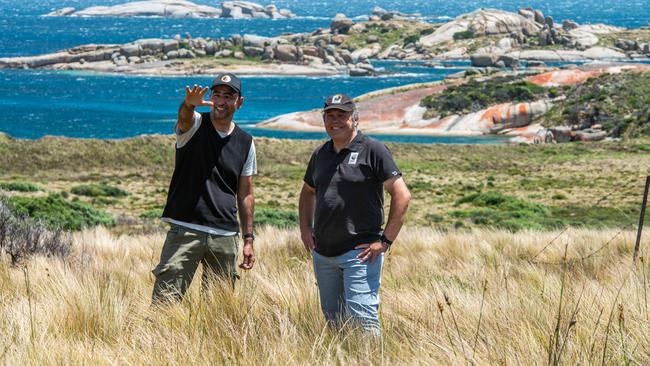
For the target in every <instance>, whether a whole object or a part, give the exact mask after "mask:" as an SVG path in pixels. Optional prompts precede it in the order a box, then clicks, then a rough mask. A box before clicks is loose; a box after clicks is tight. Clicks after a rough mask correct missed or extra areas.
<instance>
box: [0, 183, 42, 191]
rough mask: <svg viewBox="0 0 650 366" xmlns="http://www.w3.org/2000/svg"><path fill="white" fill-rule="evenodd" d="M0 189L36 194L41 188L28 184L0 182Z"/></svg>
mask: <svg viewBox="0 0 650 366" xmlns="http://www.w3.org/2000/svg"><path fill="white" fill-rule="evenodd" d="M0 189H3V190H5V191H17V192H38V191H40V190H41V188H40V187H39V186H37V185H35V184H33V183H29V182H20V181H15V182H1V183H0Z"/></svg>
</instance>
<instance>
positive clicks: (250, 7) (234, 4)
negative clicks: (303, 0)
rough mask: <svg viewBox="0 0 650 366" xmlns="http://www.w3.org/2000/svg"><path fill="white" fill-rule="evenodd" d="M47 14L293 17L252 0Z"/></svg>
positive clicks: (160, 1) (156, 0)
mask: <svg viewBox="0 0 650 366" xmlns="http://www.w3.org/2000/svg"><path fill="white" fill-rule="evenodd" d="M45 15H46V16H78V17H165V18H233V19H286V18H293V17H295V14H293V13H292V12H291V11H290V10H288V9H278V8H277V6H275V5H273V4H271V5H267V6H262V5H260V4H257V3H253V2H249V1H225V2H223V3H221V7H220V8H215V7H212V6H207V5H198V4H195V3H193V2H190V1H184V0H149V1H134V2H129V3H125V4H119V5H114V6H92V7H89V8H85V9H81V10H76V9H75V8H72V7H67V8H62V9H58V10H55V11H53V12H51V13H48V14H45Z"/></svg>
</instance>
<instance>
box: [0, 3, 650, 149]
mask: <svg viewBox="0 0 650 366" xmlns="http://www.w3.org/2000/svg"><path fill="white" fill-rule="evenodd" d="M123 2H126V0H108V1H100V0H64V1H59V0H45V1H39V2H35V1H18V0H0V57H13V56H21V55H34V54H40V53H45V52H53V51H56V50H60V49H64V48H68V47H72V46H76V45H79V44H87V43H125V42H129V41H132V40H134V39H138V38H149V37H173V36H174V35H175V34H185V33H190V34H191V35H192V36H194V37H221V36H228V35H231V34H246V33H251V34H261V35H277V34H280V33H284V32H305V31H312V30H314V29H315V28H317V27H327V26H328V25H329V21H330V18H331V17H333V16H334V15H335V14H336V13H339V12H342V13H345V14H346V15H348V16H349V17H356V18H358V19H362V18H363V17H364V15H367V14H370V13H371V11H372V8H373V7H374V6H380V7H382V8H384V9H388V10H399V11H402V12H405V13H419V14H421V16H422V17H423V19H424V20H426V21H430V22H440V21H446V20H448V19H451V18H453V17H455V16H457V15H459V14H462V13H465V12H468V11H471V10H474V9H476V8H479V7H491V8H499V9H504V10H511V11H513V10H516V9H518V8H520V7H526V6H533V7H535V8H538V9H541V10H542V11H544V13H545V14H546V15H551V16H553V17H554V18H555V19H556V21H561V20H563V19H573V20H576V21H577V22H578V23H601V22H604V23H608V24H613V25H618V26H624V27H639V26H643V25H646V24H648V23H649V22H650V0H632V1H626V2H594V1H568V0H545V1H544V0H535V1H514V0H509V1H449V0H445V1H440V0H429V1H424V0H414V1H408V2H406V1H405V2H399V1H394V0H378V1H369V0H361V1H350V2H345V3H344V4H343V5H342V4H341V2H336V1H322V0H320V1H319V0H281V1H267V0H259V1H257V2H258V3H261V4H269V3H274V4H276V5H277V6H278V7H279V8H288V9H290V10H292V11H293V12H294V13H295V14H297V15H298V18H296V19H288V20H228V19H198V20H197V19H164V18H75V17H57V18H55V17H43V16H42V15H43V14H45V13H48V12H50V11H53V10H56V9H60V8H63V7H68V6H71V7H75V8H77V9H81V8H85V7H88V6H94V5H112V4H119V3H123ZM194 2H196V3H201V4H207V5H212V6H218V3H219V2H217V1H211V2H206V1H201V0H197V1H194ZM374 64H375V66H377V67H382V68H384V69H385V70H386V71H389V72H391V74H390V75H385V76H381V77H363V78H351V77H342V76H335V77H270V76H256V77H246V78H244V80H243V84H244V88H245V105H244V108H242V109H241V110H240V111H239V112H238V114H237V121H238V122H239V123H240V124H242V125H244V126H245V128H247V129H248V130H249V131H251V132H252V133H253V134H254V135H256V136H272V137H282V138H310V139H311V138H316V139H320V138H323V137H324V135H323V134H318V133H299V132H286V131H271V130H262V129H256V128H252V126H253V124H255V123H257V122H259V121H262V120H264V119H267V118H271V117H273V116H276V115H278V114H282V113H288V112H295V111H300V110H306V109H311V108H318V107H320V106H321V105H322V102H323V98H324V97H325V96H326V95H328V94H332V93H339V92H344V93H347V94H350V95H353V96H357V95H360V94H363V93H366V92H369V91H372V90H377V89H381V88H387V87H392V86H398V85H404V84H409V83H415V82H424V81H433V80H440V79H442V78H444V77H445V76H446V75H448V74H450V73H454V72H457V71H459V70H461V69H462V67H464V66H466V64H463V63H458V64H457V65H456V66H457V67H452V68H441V69H437V68H428V67H424V66H422V65H419V64H417V63H415V64H413V63H411V64H403V63H394V62H376V63H374ZM209 82H210V77H206V76H204V75H200V76H196V77H141V76H135V77H134V76H129V77H126V76H119V75H106V74H92V73H79V72H54V71H44V70H0V107H2V110H3V112H4V113H3V114H2V116H1V117H0V131H2V132H5V133H8V134H10V135H12V136H16V137H20V138H29V139H34V138H39V137H42V136H44V135H57V136H70V137H93V138H122V137H129V136H135V135H139V134H149V133H170V132H171V126H172V125H173V122H174V120H175V113H176V109H177V107H178V104H179V103H180V101H181V100H182V97H183V93H184V86H185V85H186V84H194V83H197V84H204V85H205V84H208V83H209ZM379 138H381V139H384V140H390V141H402V142H418V143H431V142H443V143H494V142H500V141H503V139H499V138H476V137H472V138H439V137H426V136H379Z"/></svg>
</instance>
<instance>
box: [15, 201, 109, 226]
mask: <svg viewBox="0 0 650 366" xmlns="http://www.w3.org/2000/svg"><path fill="white" fill-rule="evenodd" d="M9 205H10V206H11V209H12V210H13V211H14V212H15V213H17V214H20V215H28V216H29V217H31V218H33V219H37V220H41V221H42V222H43V223H45V225H47V226H48V227H50V228H62V229H65V230H81V229H83V228H86V227H92V226H96V225H104V226H109V227H110V226H113V225H114V224H115V220H114V219H113V218H112V217H111V216H110V215H109V214H107V213H105V212H103V211H100V210H97V209H95V208H93V207H92V206H89V205H87V204H85V203H82V202H73V201H68V200H66V199H64V198H63V197H61V195H59V194H50V195H49V196H47V197H19V196H14V197H11V198H9Z"/></svg>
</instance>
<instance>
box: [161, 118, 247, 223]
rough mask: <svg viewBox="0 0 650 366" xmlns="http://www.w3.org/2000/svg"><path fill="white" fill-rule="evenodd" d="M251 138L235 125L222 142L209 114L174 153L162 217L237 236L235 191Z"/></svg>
mask: <svg viewBox="0 0 650 366" xmlns="http://www.w3.org/2000/svg"><path fill="white" fill-rule="evenodd" d="M252 142H253V137H252V136H251V135H249V134H248V133H246V132H244V130H242V129H240V128H239V127H238V126H236V125H235V129H234V130H233V131H232V133H231V134H230V135H228V136H226V137H224V138H222V137H221V136H219V133H218V132H217V131H216V130H215V129H214V127H213V126H212V123H211V121H210V113H209V112H208V113H201V126H200V127H199V129H198V130H197V131H196V133H195V134H194V136H192V138H191V139H190V141H189V142H188V143H187V144H185V145H184V146H183V147H181V148H177V149H176V162H175V165H174V174H173V176H172V180H171V182H170V183H169V193H168V194H167V204H166V205H165V210H164V211H163V217H168V218H171V219H174V220H178V221H183V222H187V223H191V224H198V225H203V226H208V227H213V228H217V229H223V230H228V231H234V232H239V224H238V221H237V199H236V196H237V189H238V186H239V177H240V175H241V172H242V169H243V167H244V164H245V163H246V158H247V157H248V153H249V151H250V147H251V144H252Z"/></svg>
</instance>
